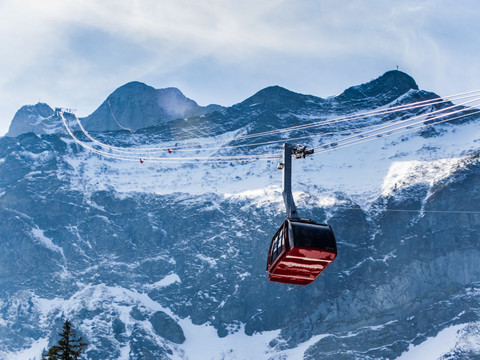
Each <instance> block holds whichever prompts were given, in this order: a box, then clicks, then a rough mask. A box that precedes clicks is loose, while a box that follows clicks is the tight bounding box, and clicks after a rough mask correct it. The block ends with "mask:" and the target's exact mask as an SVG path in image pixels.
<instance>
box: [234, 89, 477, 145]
mask: <svg viewBox="0 0 480 360" xmlns="http://www.w3.org/2000/svg"><path fill="white" fill-rule="evenodd" d="M478 92H480V90H474V91H470V92H468V93H463V94H458V95H465V94H472V93H478ZM458 95H453V97H455V96H458ZM477 95H478V94H475V95H469V96H464V97H461V98H458V99H453V98H452V96H449V97H445V98H441V97H438V98H434V99H429V100H423V101H418V102H413V103H409V104H404V105H398V106H394V107H390V108H386V109H381V110H372V111H368V112H364V113H360V114H355V115H347V116H341V117H338V118H334V119H330V120H322V121H318V122H313V123H309V124H302V125H296V126H291V127H288V128H283V129H276V130H271V131H266V132H261V133H256V134H249V135H244V136H242V137H238V138H237V139H246V138H250V137H257V136H265V135H271V134H275V133H279V132H286V131H293V130H302V129H304V128H309V127H316V126H322V125H328V124H335V123H339V122H344V121H350V120H356V119H358V118H363V117H368V116H376V115H385V114H390V113H394V112H399V111H405V110H410V109H416V108H419V107H426V106H430V105H437V104H441V103H445V102H449V101H453V100H461V99H465V98H470V97H473V96H477Z"/></svg>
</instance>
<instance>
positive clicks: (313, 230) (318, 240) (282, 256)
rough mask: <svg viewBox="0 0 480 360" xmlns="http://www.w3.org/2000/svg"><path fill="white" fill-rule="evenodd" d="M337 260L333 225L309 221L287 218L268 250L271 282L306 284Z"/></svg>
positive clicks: (269, 278) (268, 269) (268, 267)
mask: <svg viewBox="0 0 480 360" xmlns="http://www.w3.org/2000/svg"><path fill="white" fill-rule="evenodd" d="M336 257H337V245H336V241H335V235H334V234H333V230H332V228H331V227H330V226H328V225H324V224H317V223H316V222H314V221H312V220H309V219H299V218H295V219H287V220H285V222H284V223H283V224H282V226H280V229H278V231H277V233H276V234H275V235H274V236H273V239H272V242H271V244H270V250H269V251H268V260H267V271H268V280H270V281H278V282H282V283H288V284H299V285H307V284H310V283H311V282H312V281H313V280H315V279H316V278H317V276H318V275H320V274H321V273H322V271H323V270H324V269H325V268H326V267H327V266H328V265H330V263H331V262H332V261H333V260H334V259H335V258H336Z"/></svg>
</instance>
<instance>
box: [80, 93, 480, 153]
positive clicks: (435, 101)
mask: <svg viewBox="0 0 480 360" xmlns="http://www.w3.org/2000/svg"><path fill="white" fill-rule="evenodd" d="M479 91H480V90H475V91H470V92H466V93H461V94H456V95H451V96H448V97H446V98H445V99H443V98H434V99H429V100H424V101H420V102H415V103H410V104H405V105H399V106H395V107H391V108H388V109H382V110H374V111H370V112H365V113H361V114H356V115H350V116H344V117H339V118H335V119H331V120H323V121H319V122H314V123H309V124H303V125H297V126H292V127H288V128H283V129H277V130H271V131H267V132H262V133H256V134H249V135H244V136H240V137H237V138H229V139H225V141H237V140H241V139H247V138H253V137H260V136H266V135H272V134H275V133H281V132H286V131H293V130H303V129H306V128H310V127H317V126H322V125H328V124H334V123H341V122H346V121H350V120H354V119H358V118H363V117H368V116H373V115H385V114H389V113H394V112H397V111H404V110H410V109H415V108H418V107H426V106H431V105H436V104H440V103H444V102H448V101H452V100H454V98H458V99H456V100H459V99H464V98H470V97H473V96H475V95H471V94H474V93H477V92H479ZM464 95H469V96H464ZM112 115H113V114H112ZM76 120H77V123H78V125H79V127H80V129H81V130H82V132H83V133H84V134H85V135H86V136H87V137H88V138H89V139H90V140H92V141H93V142H95V143H96V144H98V145H99V146H102V147H105V148H109V149H112V150H113V149H115V151H121V152H132V151H137V152H141V153H143V154H144V153H146V152H157V151H166V150H168V149H170V150H172V149H175V150H176V151H197V150H200V151H207V150H214V149H225V148H237V147H245V146H256V145H265V144H270V143H275V142H282V141H285V139H282V140H279V141H272V142H261V143H254V144H242V145H226V146H222V147H214V148H206V149H185V148H192V147H199V146H204V145H208V144H217V143H218V141H210V142H205V143H196V144H186V145H179V146H172V147H169V148H167V147H160V148H144V149H138V150H137V149H131V148H124V147H117V146H113V145H108V144H105V143H102V142H100V141H98V140H96V139H95V138H93V137H92V136H91V135H90V134H89V133H88V132H87V131H86V130H85V128H84V127H83V126H82V124H81V123H80V121H79V119H78V118H76ZM117 123H118V122H117ZM124 129H126V128H124ZM127 130H129V131H130V132H131V130H130V129H127ZM339 132H343V130H341V131H339ZM329 134H330V133H329ZM324 135H325V134H324ZM296 139H297V138H294V139H293V140H296ZM298 139H300V138H298ZM287 140H292V139H287Z"/></svg>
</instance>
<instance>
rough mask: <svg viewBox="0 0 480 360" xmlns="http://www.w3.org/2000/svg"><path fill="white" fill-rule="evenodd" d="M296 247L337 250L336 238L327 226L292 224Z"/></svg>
mask: <svg viewBox="0 0 480 360" xmlns="http://www.w3.org/2000/svg"><path fill="white" fill-rule="evenodd" d="M292 230H293V239H294V241H295V246H305V247H312V248H318V249H327V250H335V248H336V244H335V238H334V235H333V231H332V229H331V228H330V227H329V226H327V225H318V224H307V223H295V222H292Z"/></svg>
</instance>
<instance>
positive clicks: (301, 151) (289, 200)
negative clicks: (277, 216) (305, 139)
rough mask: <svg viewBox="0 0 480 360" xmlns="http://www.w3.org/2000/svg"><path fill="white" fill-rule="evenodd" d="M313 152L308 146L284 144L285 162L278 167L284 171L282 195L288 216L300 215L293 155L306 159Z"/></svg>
mask: <svg viewBox="0 0 480 360" xmlns="http://www.w3.org/2000/svg"><path fill="white" fill-rule="evenodd" d="M313 152H314V150H313V149H307V147H306V146H301V145H297V146H293V145H291V144H289V143H285V144H283V163H281V164H279V167H278V168H279V169H281V170H282V172H283V177H282V179H283V181H282V188H283V189H282V196H283V201H284V203H285V208H286V210H287V218H297V217H298V214H297V207H296V206H295V200H294V199H293V194H292V155H293V156H295V159H304V158H305V157H306V156H307V155H312V154H313Z"/></svg>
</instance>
